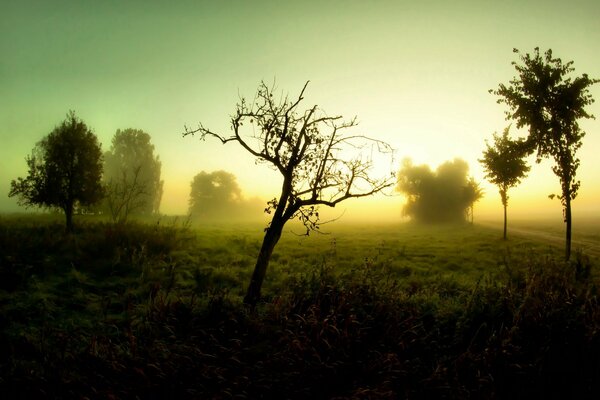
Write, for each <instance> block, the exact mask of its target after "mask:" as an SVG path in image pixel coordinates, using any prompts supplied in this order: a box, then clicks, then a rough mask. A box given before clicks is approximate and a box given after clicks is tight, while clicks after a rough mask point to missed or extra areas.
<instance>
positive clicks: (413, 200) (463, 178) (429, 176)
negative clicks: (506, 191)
mask: <svg viewBox="0 0 600 400" xmlns="http://www.w3.org/2000/svg"><path fill="white" fill-rule="evenodd" d="M468 171H469V165H468V164H467V162H466V161H464V160H461V159H455V160H453V161H446V162H445V163H443V164H441V165H440V166H439V167H438V168H437V169H436V170H435V171H432V170H431V168H429V166H427V165H413V163H412V161H411V160H410V159H405V160H403V162H402V166H401V168H400V170H399V171H398V175H397V176H398V181H397V185H396V191H398V192H400V193H403V194H404V195H405V196H406V203H405V205H404V207H403V209H402V213H403V214H404V215H407V216H409V217H411V218H412V219H414V220H415V221H417V222H423V223H453V222H464V221H465V217H466V216H468V214H469V211H468V210H469V208H470V207H471V205H472V203H474V202H475V201H476V200H477V199H478V196H480V194H481V193H478V192H477V190H478V188H477V187H476V186H474V187H470V186H469V180H468V179H467V172H468ZM473 183H475V182H473Z"/></svg>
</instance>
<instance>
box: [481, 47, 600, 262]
mask: <svg viewBox="0 0 600 400" xmlns="http://www.w3.org/2000/svg"><path fill="white" fill-rule="evenodd" d="M513 51H514V53H516V54H518V56H519V59H520V63H518V62H513V63H512V65H513V66H514V67H515V69H516V71H517V76H516V77H514V78H513V79H512V80H511V81H510V82H509V84H508V85H505V84H500V85H499V87H498V89H496V90H493V89H492V90H490V92H491V93H493V94H495V95H496V96H499V99H498V103H504V104H506V105H507V106H508V111H506V118H507V119H509V120H514V121H516V123H517V128H520V127H523V126H527V127H528V128H529V136H528V138H527V140H526V145H527V146H526V147H527V148H528V149H529V151H530V152H531V153H533V152H537V161H538V162H539V161H540V160H541V159H542V158H552V159H553V160H554V166H553V167H552V172H554V174H555V175H556V176H558V178H559V180H560V186H561V189H562V192H561V194H560V195H559V198H560V201H561V203H562V206H563V217H564V222H565V224H566V232H565V235H566V241H565V242H566V245H565V257H566V259H567V260H569V258H570V256H571V230H572V222H571V202H572V201H573V200H574V199H575V197H577V191H578V190H579V186H580V182H579V181H578V180H577V179H576V174H577V168H578V167H579V164H580V160H579V158H577V155H576V153H577V150H578V149H579V148H580V147H581V139H582V138H583V136H584V135H585V132H583V131H582V130H581V128H580V126H579V122H578V121H579V120H580V119H582V118H593V115H592V114H590V113H588V112H587V111H586V110H585V107H586V106H587V105H590V104H592V103H593V102H594V99H593V98H592V95H591V94H590V92H589V87H590V86H591V85H593V84H595V83H597V82H598V80H597V79H592V78H590V77H588V75H587V74H583V75H581V76H576V77H572V76H571V73H572V72H574V71H575V68H573V61H569V62H567V63H563V62H562V60H561V59H560V58H556V57H554V56H553V55H552V50H547V51H546V52H545V53H543V54H541V53H540V50H539V48H537V47H536V48H535V49H534V52H533V54H529V53H525V54H523V53H521V52H520V51H519V50H517V49H514V50H513Z"/></svg>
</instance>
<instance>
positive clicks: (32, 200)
mask: <svg viewBox="0 0 600 400" xmlns="http://www.w3.org/2000/svg"><path fill="white" fill-rule="evenodd" d="M26 161H27V166H28V168H29V173H28V175H27V177H25V178H17V179H16V180H13V181H12V182H11V188H10V192H9V196H17V197H18V199H19V204H21V205H24V206H26V207H30V206H39V207H49V208H53V207H58V208H60V209H62V210H63V211H64V213H65V218H66V229H67V231H68V232H72V231H73V209H74V207H75V206H78V205H80V206H90V205H92V204H94V203H96V202H97V201H99V200H100V199H101V198H102V195H103V189H102V185H101V184H100V177H101V175H102V151H101V149H100V143H98V139H97V138H96V135H94V133H92V131H91V130H90V129H89V128H88V127H87V126H86V124H85V123H83V121H81V120H80V119H79V118H77V117H76V116H75V112H74V111H70V112H69V113H68V114H67V118H66V119H65V120H64V121H63V122H62V123H61V124H60V125H59V126H57V127H56V128H54V130H53V131H52V132H51V133H50V134H49V135H48V136H46V137H45V138H44V139H42V140H41V141H40V142H38V143H37V144H36V146H35V148H34V149H33V151H32V153H31V156H28V157H27V158H26Z"/></svg>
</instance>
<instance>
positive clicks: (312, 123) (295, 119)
mask: <svg viewBox="0 0 600 400" xmlns="http://www.w3.org/2000/svg"><path fill="white" fill-rule="evenodd" d="M307 86H308V82H307V83H306V84H305V85H304V87H303V88H302V91H301V92H300V94H299V96H298V97H297V98H296V99H295V100H290V99H289V98H288V97H287V96H285V97H281V98H280V99H279V100H276V99H275V96H274V93H273V91H274V88H273V87H269V86H267V85H266V84H265V83H264V82H261V84H260V85H259V87H258V90H257V93H256V95H255V98H254V100H253V101H252V102H251V103H248V101H246V99H245V98H241V99H240V102H239V103H238V104H237V108H236V111H235V114H234V115H233V116H232V117H231V129H232V131H233V133H232V134H231V135H229V136H225V135H222V134H220V133H216V132H213V131H211V130H210V129H207V128H205V127H204V126H203V125H202V124H200V125H199V127H198V128H196V129H190V128H187V127H186V128H185V133H184V136H185V135H193V134H199V135H200V138H201V139H205V138H206V137H213V138H216V139H218V140H220V141H221V142H222V143H223V144H225V143H228V142H236V143H238V144H239V145H240V146H242V147H243V148H244V149H245V150H246V151H248V152H249V153H250V154H252V155H253V156H254V157H256V159H257V161H259V162H263V163H266V164H268V165H270V166H271V167H273V168H275V169H276V170H277V171H279V172H280V174H281V176H282V178H283V182H282V185H281V192H280V194H279V197H276V198H274V199H273V200H271V201H269V202H268V206H267V208H266V209H265V211H266V212H267V213H269V214H272V215H273V216H272V218H271V221H270V223H269V224H268V226H267V227H266V229H265V236H264V239H263V243H262V246H261V249H260V252H259V254H258V257H257V260H256V265H255V267H254V272H253V274H252V278H251V281H250V284H249V286H248V290H247V294H246V297H245V298H244V302H245V303H246V304H248V305H250V306H254V305H256V302H257V301H258V299H259V298H260V290H261V286H262V283H263V280H264V277H265V274H266V271H267V267H268V265H269V260H270V259H271V254H272V253H273V249H274V248H275V245H276V244H277V242H278V241H279V238H280V237H281V233H282V230H283V227H284V225H285V223H286V222H287V221H289V220H291V219H298V220H299V221H301V222H302V223H303V224H304V227H305V228H306V234H307V235H308V234H309V233H310V232H311V231H313V230H318V229H319V225H320V223H321V221H320V219H319V206H322V205H323V206H329V207H335V206H336V205H337V204H338V203H340V202H342V201H344V200H347V199H351V198H357V197H364V196H370V195H373V194H375V193H378V192H380V191H382V190H383V189H385V188H388V187H390V186H392V185H393V184H394V176H393V173H390V174H389V175H386V176H384V177H381V178H374V177H372V175H370V172H371V169H372V167H373V165H374V157H375V156H384V155H388V156H390V161H391V156H392V154H393V150H392V148H391V147H390V145H389V144H387V143H384V142H382V141H379V140H376V139H372V138H369V137H366V136H363V135H354V134H349V133H347V132H348V130H349V128H352V127H354V126H355V125H356V119H352V120H350V121H344V120H343V119H342V117H341V116H334V117H331V116H328V115H327V114H325V113H324V112H323V111H322V110H320V109H319V108H318V107H317V106H316V105H315V106H313V107H311V108H309V109H307V110H305V111H301V110H300V109H299V105H300V103H301V102H302V100H303V99H304V92H305V90H306V87H307ZM390 167H391V164H390ZM390 171H391V168H390Z"/></svg>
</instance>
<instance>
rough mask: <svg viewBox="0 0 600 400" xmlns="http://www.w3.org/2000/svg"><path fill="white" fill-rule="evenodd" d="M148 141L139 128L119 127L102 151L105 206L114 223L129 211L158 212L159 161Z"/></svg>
mask: <svg viewBox="0 0 600 400" xmlns="http://www.w3.org/2000/svg"><path fill="white" fill-rule="evenodd" d="M150 140H151V137H150V135H149V134H148V133H146V132H144V131H142V130H139V129H125V130H120V129H118V130H117V132H116V133H115V135H114V136H113V139H112V144H111V148H110V150H109V151H107V152H106V153H105V154H104V176H103V181H104V184H105V185H106V200H105V205H104V206H105V208H106V209H107V210H108V212H109V213H110V215H111V218H112V219H113V221H114V222H119V223H124V222H126V221H127V219H128V217H129V216H130V215H132V214H139V215H151V214H156V213H158V210H159V207H160V201H161V198H162V190H163V181H162V180H161V179H160V173H161V162H160V159H159V157H158V156H157V155H155V154H154V145H153V144H152V143H151V141H150Z"/></svg>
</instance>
